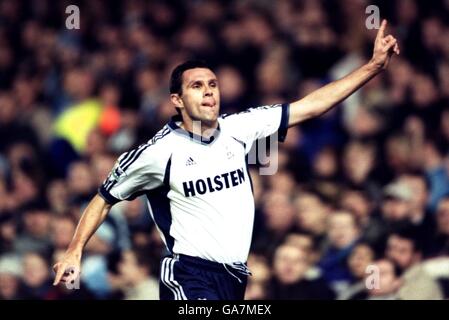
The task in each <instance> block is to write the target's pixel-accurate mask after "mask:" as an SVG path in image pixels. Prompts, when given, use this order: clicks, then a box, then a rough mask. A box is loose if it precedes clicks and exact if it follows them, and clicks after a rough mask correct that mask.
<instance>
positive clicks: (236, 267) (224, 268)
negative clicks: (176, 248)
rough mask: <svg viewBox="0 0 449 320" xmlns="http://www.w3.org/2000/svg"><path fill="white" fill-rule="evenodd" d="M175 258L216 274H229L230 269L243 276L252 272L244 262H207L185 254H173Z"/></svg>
mask: <svg viewBox="0 0 449 320" xmlns="http://www.w3.org/2000/svg"><path fill="white" fill-rule="evenodd" d="M173 258H174V259H177V260H179V261H181V262H183V263H186V264H190V265H192V266H200V267H201V268H204V269H206V270H209V271H214V272H229V269H231V270H233V271H236V272H238V273H241V274H246V275H250V274H251V272H250V271H249V269H248V267H247V266H246V263H243V262H236V263H220V262H215V261H210V260H205V259H202V258H198V257H192V256H188V255H185V254H176V253H175V254H173Z"/></svg>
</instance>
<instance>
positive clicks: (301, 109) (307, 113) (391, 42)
mask: <svg viewBox="0 0 449 320" xmlns="http://www.w3.org/2000/svg"><path fill="white" fill-rule="evenodd" d="M386 27H387V21H386V20H383V21H382V25H381V27H380V28H379V31H378V32H377V37H376V40H375V42H374V51H373V57H372V58H371V60H370V61H369V62H368V63H366V64H365V65H363V66H362V67H360V68H358V69H357V70H355V71H353V72H352V73H350V74H348V75H347V76H346V77H344V78H342V79H340V80H337V81H334V82H331V83H329V84H328V85H326V86H324V87H322V88H320V89H318V90H316V91H314V92H312V93H310V94H309V95H307V96H305V97H304V98H302V99H301V100H298V101H295V102H293V103H291V104H290V116H289V122H288V125H289V126H294V125H296V124H298V123H300V122H301V121H304V120H307V119H310V118H313V117H316V116H319V115H321V114H323V113H325V112H326V111H328V110H329V109H331V108H332V107H333V106H335V105H337V104H338V103H340V102H341V101H343V100H344V99H346V98H347V97H349V96H350V95H351V94H353V93H354V92H355V91H357V90H358V89H359V88H360V87H362V86H363V85H364V84H365V83H367V82H368V81H369V80H371V79H372V78H373V77H375V76H376V75H377V74H379V73H380V72H381V71H382V70H384V69H386V68H387V66H388V64H389V62H390V59H391V56H392V55H393V54H394V53H395V54H399V52H400V51H399V46H398V43H397V40H396V39H395V38H394V37H393V36H391V35H388V36H385V29H386Z"/></svg>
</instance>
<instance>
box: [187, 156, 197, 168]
mask: <svg viewBox="0 0 449 320" xmlns="http://www.w3.org/2000/svg"><path fill="white" fill-rule="evenodd" d="M194 164H196V162H195V160H193V159H192V157H189V158H188V159H187V161H186V166H193V165H194Z"/></svg>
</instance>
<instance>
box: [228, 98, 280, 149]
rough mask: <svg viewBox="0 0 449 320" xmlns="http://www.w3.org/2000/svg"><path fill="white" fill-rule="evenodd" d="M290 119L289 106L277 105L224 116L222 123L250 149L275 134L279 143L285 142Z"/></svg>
mask: <svg viewBox="0 0 449 320" xmlns="http://www.w3.org/2000/svg"><path fill="white" fill-rule="evenodd" d="M288 117H289V104H275V105H267V106H261V107H257V108H249V109H247V110H245V111H243V112H239V113H235V114H231V115H224V116H222V119H221V123H223V124H224V126H226V127H227V129H228V130H230V133H231V135H232V136H233V137H235V138H236V139H238V140H240V141H242V142H244V143H245V145H246V146H247V148H248V147H251V145H252V143H253V142H254V141H255V140H258V139H261V138H265V137H268V136H271V135H272V134H274V133H277V135H278V141H280V142H283V141H284V140H285V137H286V136H287V129H288Z"/></svg>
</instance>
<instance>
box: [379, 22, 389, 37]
mask: <svg viewBox="0 0 449 320" xmlns="http://www.w3.org/2000/svg"><path fill="white" fill-rule="evenodd" d="M386 28H387V20H385V19H383V20H382V24H381V25H380V28H379V31H378V32H377V38H378V39H382V38H383V37H384V34H385V29H386Z"/></svg>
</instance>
